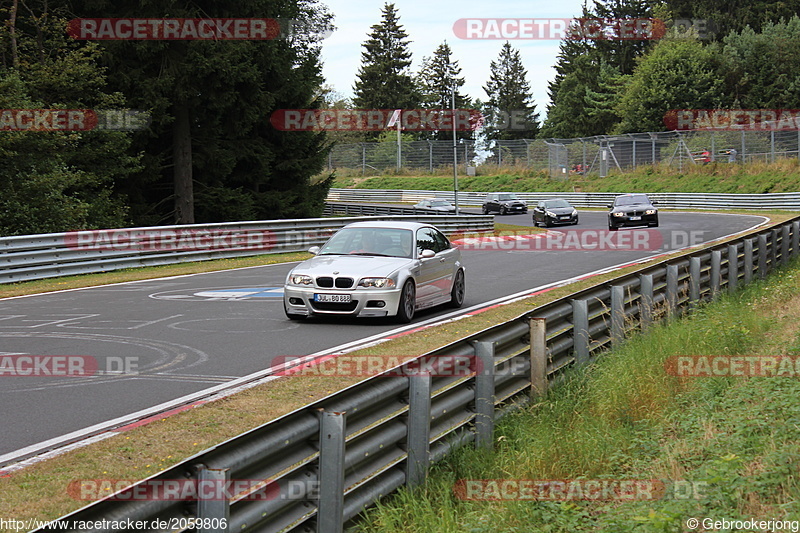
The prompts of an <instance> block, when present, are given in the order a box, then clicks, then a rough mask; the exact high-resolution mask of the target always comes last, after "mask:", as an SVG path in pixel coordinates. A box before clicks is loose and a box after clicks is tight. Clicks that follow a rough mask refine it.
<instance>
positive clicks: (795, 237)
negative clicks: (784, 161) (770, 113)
mask: <svg viewBox="0 0 800 533" xmlns="http://www.w3.org/2000/svg"><path fill="white" fill-rule="evenodd" d="M797 134H798V135H800V130H798V132H797ZM798 157H800V154H799V155H798ZM798 248H800V221H794V222H792V257H794V256H796V255H797V254H798V252H800V250H798Z"/></svg>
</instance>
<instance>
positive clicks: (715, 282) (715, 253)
mask: <svg viewBox="0 0 800 533" xmlns="http://www.w3.org/2000/svg"><path fill="white" fill-rule="evenodd" d="M721 274H722V250H711V297H712V298H713V297H715V296H716V295H717V293H718V292H719V287H720V285H721V284H722V278H721Z"/></svg>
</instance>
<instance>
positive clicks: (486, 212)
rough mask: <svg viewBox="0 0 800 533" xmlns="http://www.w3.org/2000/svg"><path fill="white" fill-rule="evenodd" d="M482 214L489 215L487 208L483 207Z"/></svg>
mask: <svg viewBox="0 0 800 533" xmlns="http://www.w3.org/2000/svg"><path fill="white" fill-rule="evenodd" d="M483 214H484V215H488V214H489V208H488V207H486V206H483Z"/></svg>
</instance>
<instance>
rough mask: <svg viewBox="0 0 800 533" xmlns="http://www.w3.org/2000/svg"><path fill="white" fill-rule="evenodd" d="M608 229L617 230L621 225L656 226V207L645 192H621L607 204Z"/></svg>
mask: <svg viewBox="0 0 800 533" xmlns="http://www.w3.org/2000/svg"><path fill="white" fill-rule="evenodd" d="M608 208H609V209H610V211H609V212H608V229H609V230H610V231H617V230H618V229H619V228H621V227H622V226H650V227H651V228H655V227H658V209H656V207H655V206H654V205H653V202H651V201H650V198H648V197H647V195H646V194H623V195H621V196H617V197H616V198H614V203H613V204H612V205H610V206H608Z"/></svg>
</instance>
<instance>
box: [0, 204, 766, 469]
mask: <svg viewBox="0 0 800 533" xmlns="http://www.w3.org/2000/svg"><path fill="white" fill-rule="evenodd" d="M580 216H581V223H580V225H578V226H567V227H563V228H553V230H554V231H559V232H572V231H575V230H579V231H585V230H589V229H593V230H606V229H607V226H606V214H605V212H589V211H586V212H581V215H580ZM660 217H661V226H660V227H659V228H658V229H657V230H651V231H653V232H655V231H657V232H658V234H660V236H661V239H657V240H658V241H659V244H661V243H662V242H663V244H664V245H665V246H666V248H672V247H681V246H685V245H687V244H691V243H690V242H687V240H688V239H691V238H694V239H697V238H698V237H699V238H701V239H702V240H703V241H708V240H712V239H715V238H719V237H722V236H726V235H730V234H732V233H736V232H739V231H742V230H746V229H748V228H751V227H754V226H756V225H758V224H761V223H762V222H763V221H764V218H763V217H758V216H744V215H713V214H703V213H664V212H662V213H661V214H660ZM497 220H498V221H499V222H504V223H508V224H517V225H528V226H530V225H531V219H530V214H528V215H511V216H505V217H498V218H497ZM627 231H632V230H629V229H627V230H626V229H622V230H620V231H619V232H618V233H619V234H624V233H625V232H627ZM690 232H694V233H690ZM651 235H656V234H654V233H653V234H651ZM650 248H653V249H645V250H637V251H619V250H606V251H597V250H581V251H576V250H546V251H544V250H536V249H525V247H524V246H517V247H516V249H509V247H508V246H506V247H498V246H493V245H491V244H489V245H488V246H485V247H484V249H477V250H476V249H465V250H464V251H463V256H464V262H465V265H466V267H467V294H466V300H465V307H470V306H474V305H477V304H480V303H482V302H487V301H491V300H494V299H496V298H499V297H501V296H505V295H509V294H514V293H518V292H520V291H523V290H525V289H529V288H535V287H538V286H541V285H545V284H548V283H552V282H556V281H559V280H563V279H569V278H572V277H574V276H578V275H581V274H584V273H588V272H593V271H595V270H598V269H601V268H606V267H609V266H613V265H617V264H620V263H625V262H628V261H632V260H637V259H641V258H644V257H648V256H652V255H656V254H658V253H661V251H664V248H663V247H661V248H660V249H655V247H654V246H651V247H650ZM293 266H294V263H291V264H282V265H271V266H263V267H252V268H245V269H238V270H231V271H225V272H216V273H208V274H197V275H191V276H182V277H175V278H167V279H158V280H152V281H145V282H134V283H125V284H120V285H112V286H104V287H96V288H90V289H83V290H72V291H65V292H59V293H49V294H45V295H38V296H29V297H20V298H9V299H4V300H0V339H2V341H1V344H0V356H2V355H19V354H27V355H32V356H63V355H70V356H76V355H80V356H89V357H88V358H87V360H91V361H96V362H97V365H98V367H99V368H98V369H97V370H98V372H94V373H93V375H90V376H87V377H64V376H62V377H52V376H37V377H31V376H10V375H2V376H0V402H1V403H2V406H3V409H2V410H0V428H2V432H1V433H0V435H2V436H0V455H4V454H11V452H14V451H16V450H19V449H21V448H24V447H28V446H31V445H34V444H37V443H40V442H42V441H46V440H48V439H53V438H56V437H60V436H62V435H64V434H67V433H70V432H73V431H77V430H81V429H83V428H86V427H89V426H92V425H94V424H98V423H101V422H105V421H108V420H111V419H114V418H117V417H121V416H123V415H127V414H130V413H133V412H136V411H139V410H142V409H146V408H151V407H153V406H156V405H159V404H162V403H164V402H167V401H169V400H173V399H175V398H179V397H181V396H184V395H188V394H190V393H195V392H198V391H201V390H204V389H208V388H210V387H213V386H217V385H220V384H223V383H226V382H229V381H231V380H233V379H235V378H238V377H242V376H246V375H249V374H252V373H254V372H258V371H261V370H264V369H266V368H268V367H269V366H270V364H271V362H272V361H273V359H275V358H276V357H281V356H297V355H307V354H311V353H315V352H318V351H321V350H324V349H328V348H332V347H334V346H338V345H341V344H344V343H348V342H352V341H356V340H358V339H362V338H365V337H369V336H373V335H376V334H379V333H383V332H387V331H390V330H393V329H395V328H397V326H396V325H395V324H393V323H391V322H388V321H385V320H374V319H373V320H353V319H350V320H347V319H345V320H332V319H318V320H311V321H305V322H292V321H289V320H287V319H286V318H285V317H284V314H283V309H282V299H281V296H282V293H281V291H282V286H283V281H284V278H285V276H286V273H287V272H288V271H289V270H290V269H291V268H292V267H293ZM451 311H452V310H451V309H446V308H445V309H442V308H437V309H434V310H430V311H427V312H423V313H419V314H418V316H417V317H416V318H415V320H414V322H420V321H424V320H428V319H430V318H432V317H435V316H437V315H443V314H446V313H450V312H451ZM126 365H127V366H128V368H127V369H126V368H125V366H126ZM126 370H128V371H129V372H128V373H126V372H125V371H126ZM130 371H137V372H138V374H131V373H130ZM0 464H1V463H0Z"/></svg>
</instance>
